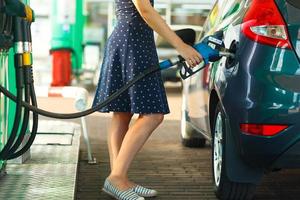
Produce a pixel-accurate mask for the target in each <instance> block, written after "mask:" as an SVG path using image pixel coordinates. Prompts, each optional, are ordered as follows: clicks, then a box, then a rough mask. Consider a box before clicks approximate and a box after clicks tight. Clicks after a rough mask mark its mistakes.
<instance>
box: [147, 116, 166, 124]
mask: <svg viewBox="0 0 300 200" xmlns="http://www.w3.org/2000/svg"><path fill="white" fill-rule="evenodd" d="M147 117H148V118H149V120H151V122H154V123H156V124H158V125H159V124H161V123H162V122H163V120H164V115H163V114H151V115H147Z"/></svg>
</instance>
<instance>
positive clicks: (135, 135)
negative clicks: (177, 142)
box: [108, 114, 164, 190]
mask: <svg viewBox="0 0 300 200" xmlns="http://www.w3.org/2000/svg"><path fill="white" fill-rule="evenodd" d="M163 118H164V116H163V114H150V115H142V116H140V117H139V118H138V119H137V120H136V122H135V123H134V125H132V126H131V127H130V128H129V130H128V131H127V133H126V135H125V137H124V140H123V143H122V146H121V149H120V151H119V154H118V156H117V159H116V160H115V162H114V168H113V170H112V172H111V174H110V176H109V177H108V179H109V180H110V181H112V182H113V183H114V184H115V186H117V187H118V188H119V189H121V190H126V189H128V188H130V187H132V186H133V183H132V182H130V181H129V180H128V177H127V172H128V169H129V167H130V164H131V162H132V161H133V159H134V157H135V156H136V154H137V153H138V152H139V151H140V149H141V148H142V146H143V145H144V144H145V142H146V141H147V139H148V138H149V136H150V135H151V133H152V132H153V131H154V130H155V129H156V128H157V127H158V126H159V124H160V123H161V122H162V121H163Z"/></svg>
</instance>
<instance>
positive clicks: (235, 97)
mask: <svg viewBox="0 0 300 200" xmlns="http://www.w3.org/2000/svg"><path fill="white" fill-rule="evenodd" d="M276 2H277V3H278V2H279V3H278V8H279V9H280V11H281V12H282V16H283V17H284V19H285V20H286V23H287V26H288V32H289V37H290V40H291V43H292V45H293V48H292V49H283V48H275V47H272V46H268V45H263V44H260V43H257V42H255V41H252V40H250V39H248V38H247V37H246V36H245V35H244V34H243V33H242V31H241V23H242V20H243V17H244V15H245V13H246V10H247V9H248V7H249V6H250V5H251V1H240V0H228V1H219V2H217V3H216V4H215V6H214V8H213V10H212V11H211V14H210V15H209V17H208V20H207V22H206V25H205V27H204V32H203V33H202V34H201V36H202V37H204V36H207V35H210V34H213V33H214V32H216V31H218V30H223V32H224V43H225V47H227V48H229V47H231V46H232V44H234V45H235V46H236V48H237V49H236V57H235V59H234V60H229V59H228V58H222V59H221V60H220V61H218V62H215V63H211V64H209V66H208V70H206V71H202V72H200V73H198V74H196V75H195V76H194V77H191V78H190V79H188V80H186V81H185V82H184V87H185V88H186V90H185V94H184V96H186V97H185V98H186V105H185V108H183V110H185V111H186V113H187V115H188V119H189V122H190V123H191V124H193V125H194V126H195V128H196V129H197V130H199V132H200V133H202V134H203V135H204V136H205V137H208V138H209V139H210V137H211V135H210V132H211V130H210V129H211V128H210V123H211V121H210V117H211V116H210V115H212V114H214V112H213V111H210V109H212V108H211V107H210V101H211V98H212V96H213V95H212V93H214V94H217V98H218V100H219V101H220V103H221V104H222V106H223V108H224V111H225V113H226V116H227V122H228V125H229V126H230V136H229V137H230V140H231V141H230V142H231V145H233V147H232V148H233V150H232V152H231V153H232V154H237V155H231V154H229V155H228V157H233V158H234V157H235V156H237V157H238V158H241V159H242V160H243V161H244V163H243V165H244V166H243V167H242V168H241V169H242V170H240V171H241V172H245V171H247V170H246V169H247V166H251V167H252V168H253V169H262V170H267V169H272V168H278V167H285V168H288V167H296V166H298V167H300V159H296V160H293V159H292V157H293V156H295V155H298V154H300V148H299V146H300V145H299V143H300V84H299V83H300V62H299V55H300V46H299V45H300V44H299V38H300V31H299V30H300V27H299V26H300V23H299V22H300V21H298V22H295V21H293V17H291V13H292V12H290V11H289V10H290V9H291V8H290V6H289V3H283V2H284V1H279V0H278V1H276ZM224 4H228V5H227V6H228V7H230V6H229V5H231V7H232V5H235V7H237V6H236V5H237V4H238V8H235V9H233V10H234V11H235V12H232V10H230V9H229V11H228V10H227V11H226V8H225V9H222V8H223V7H222V6H224ZM222 12H223V13H222ZM230 12H231V13H230ZM228 13H230V14H228ZM223 16H225V18H222V17H223ZM241 123H255V124H286V125H289V128H288V129H286V130H284V131H282V132H281V133H280V134H278V135H275V136H273V137H259V136H253V135H248V134H245V133H242V132H241V131H240V128H239V125H240V124H241ZM237 157H235V158H237ZM233 158H232V159H233ZM232 159H230V160H232ZM298 161H299V162H298ZM229 164H230V163H229ZM240 164H241V163H240ZM231 165H232V167H233V171H231V172H229V174H231V175H230V176H231V177H230V178H231V179H234V180H238V181H241V182H243V180H240V179H242V178H239V177H238V176H237V175H235V174H234V169H235V166H234V164H232V163H231ZM243 169H244V170H243ZM238 171H239V170H238ZM260 173H261V171H260V170H258V171H257V175H258V174H260ZM258 177H259V176H256V178H253V179H252V181H253V182H254V179H256V180H258ZM247 178H248V181H249V180H250V182H252V181H251V178H250V177H247ZM247 178H246V179H247Z"/></svg>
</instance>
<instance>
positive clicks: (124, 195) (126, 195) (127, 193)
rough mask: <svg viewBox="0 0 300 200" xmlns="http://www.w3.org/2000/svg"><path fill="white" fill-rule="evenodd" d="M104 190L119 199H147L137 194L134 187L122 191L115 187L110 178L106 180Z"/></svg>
mask: <svg viewBox="0 0 300 200" xmlns="http://www.w3.org/2000/svg"><path fill="white" fill-rule="evenodd" d="M102 191H103V192H105V193H107V194H108V195H110V196H112V197H114V198H115V199H118V200H145V199H144V197H141V196H139V195H137V194H136V193H135V192H134V191H133V189H132V188H130V189H128V190H124V191H121V190H119V189H118V188H117V187H115V186H114V185H113V184H112V183H111V182H110V181H109V180H108V179H106V180H105V182H104V186H103V188H102Z"/></svg>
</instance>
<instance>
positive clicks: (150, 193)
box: [133, 185, 157, 197]
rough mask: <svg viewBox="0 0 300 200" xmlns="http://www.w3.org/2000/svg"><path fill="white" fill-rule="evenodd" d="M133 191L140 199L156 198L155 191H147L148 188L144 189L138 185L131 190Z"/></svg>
mask: <svg viewBox="0 0 300 200" xmlns="http://www.w3.org/2000/svg"><path fill="white" fill-rule="evenodd" d="M133 191H134V192H135V193H137V194H138V195H139V196H141V197H156V196H157V191H156V190H152V189H148V188H145V187H143V186H140V185H136V186H135V187H134V188H133Z"/></svg>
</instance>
